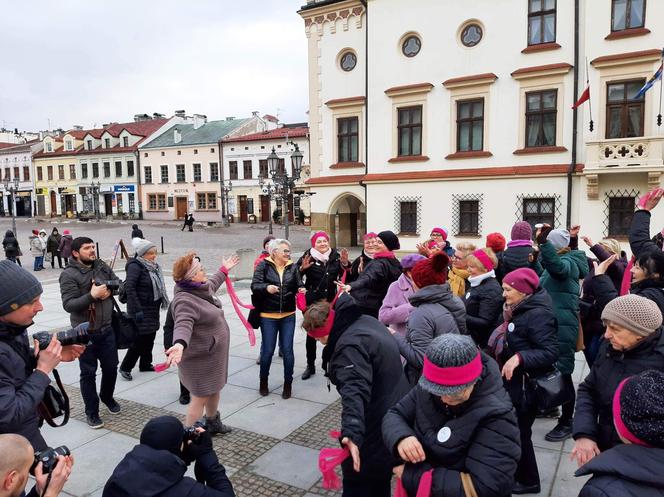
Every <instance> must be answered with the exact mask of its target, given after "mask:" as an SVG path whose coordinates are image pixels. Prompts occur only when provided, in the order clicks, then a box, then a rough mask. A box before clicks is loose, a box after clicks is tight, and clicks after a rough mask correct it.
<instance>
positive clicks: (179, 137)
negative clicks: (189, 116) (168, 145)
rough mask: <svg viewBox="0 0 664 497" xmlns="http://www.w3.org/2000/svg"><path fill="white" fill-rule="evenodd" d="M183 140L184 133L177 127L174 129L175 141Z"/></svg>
mask: <svg viewBox="0 0 664 497" xmlns="http://www.w3.org/2000/svg"><path fill="white" fill-rule="evenodd" d="M181 141H182V133H180V130H179V129H177V128H175V129H174V130H173V143H180V142H181Z"/></svg>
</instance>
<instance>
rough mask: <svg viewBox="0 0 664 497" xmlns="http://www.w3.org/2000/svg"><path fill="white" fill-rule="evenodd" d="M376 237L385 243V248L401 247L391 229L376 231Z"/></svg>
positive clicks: (396, 248) (395, 248)
mask: <svg viewBox="0 0 664 497" xmlns="http://www.w3.org/2000/svg"><path fill="white" fill-rule="evenodd" d="M378 238H380V240H381V241H382V242H383V243H384V244H385V246H386V247H387V250H399V249H400V248H401V244H400V243H399V237H398V236H397V235H395V234H394V233H392V232H391V231H381V232H380V233H378Z"/></svg>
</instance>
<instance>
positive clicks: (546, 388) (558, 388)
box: [528, 368, 571, 411]
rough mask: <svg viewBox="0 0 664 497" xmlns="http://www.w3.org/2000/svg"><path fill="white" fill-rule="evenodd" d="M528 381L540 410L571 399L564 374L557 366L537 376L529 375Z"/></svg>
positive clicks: (559, 404)
mask: <svg viewBox="0 0 664 497" xmlns="http://www.w3.org/2000/svg"><path fill="white" fill-rule="evenodd" d="M528 382H529V384H530V387H531V389H532V391H533V393H534V397H535V403H536V404H537V408H538V409H539V410H540V411H548V410H550V409H553V408H554V407H558V406H561V405H563V404H564V403H565V402H567V401H568V400H570V399H571V396H570V392H569V388H568V387H567V383H566V382H565V379H564V378H563V374H562V373H561V372H560V371H559V370H558V369H557V368H554V369H553V370H551V371H549V372H548V373H546V374H544V375H542V376H538V377H536V378H530V377H528Z"/></svg>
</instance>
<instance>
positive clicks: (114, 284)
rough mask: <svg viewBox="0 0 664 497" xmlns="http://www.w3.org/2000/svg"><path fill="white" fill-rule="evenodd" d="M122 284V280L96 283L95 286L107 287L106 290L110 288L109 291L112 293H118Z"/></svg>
mask: <svg viewBox="0 0 664 497" xmlns="http://www.w3.org/2000/svg"><path fill="white" fill-rule="evenodd" d="M120 283H121V282H120V280H101V281H95V285H97V286H101V285H106V288H108V291H109V292H111V293H116V292H117V291H118V290H120Z"/></svg>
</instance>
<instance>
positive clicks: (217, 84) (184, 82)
mask: <svg viewBox="0 0 664 497" xmlns="http://www.w3.org/2000/svg"><path fill="white" fill-rule="evenodd" d="M304 3H305V0H243V1H237V0H188V1H187V0H184V1H183V0H58V1H53V0H22V1H12V2H8V3H7V5H4V7H3V8H2V14H1V15H0V40H1V43H0V50H2V55H1V57H2V62H1V66H0V67H1V69H0V126H2V125H3V124H4V126H5V127H6V128H9V129H13V128H18V129H19V130H29V131H37V130H43V129H46V128H47V126H48V123H49V119H50V123H51V128H52V129H55V128H63V129H69V128H71V127H72V126H73V125H75V124H80V125H82V126H84V127H86V128H89V127H92V126H94V125H97V126H99V125H101V124H102V123H107V122H111V121H117V122H126V121H131V120H132V119H133V116H134V114H138V113H148V114H152V113H153V112H160V113H163V114H166V115H169V116H170V115H172V114H173V111H175V110H178V109H184V110H186V111H187V114H192V113H200V114H206V115H207V116H208V118H209V119H223V118H224V117H226V116H236V117H243V116H249V115H251V111H254V110H257V111H259V112H260V113H261V115H262V114H265V113H269V114H274V115H276V114H277V112H279V118H280V119H281V120H282V121H284V122H301V121H306V119H307V115H306V111H307V109H308V93H307V42H306V37H305V34H304V22H303V21H302V18H301V17H300V16H299V15H298V14H297V10H298V8H299V7H300V6H301V5H302V4H304ZM278 109H280V110H278Z"/></svg>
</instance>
